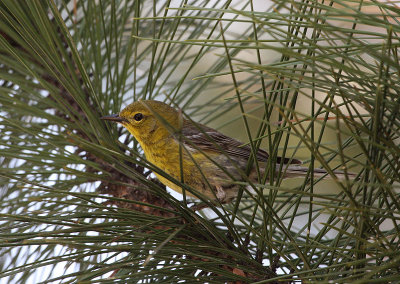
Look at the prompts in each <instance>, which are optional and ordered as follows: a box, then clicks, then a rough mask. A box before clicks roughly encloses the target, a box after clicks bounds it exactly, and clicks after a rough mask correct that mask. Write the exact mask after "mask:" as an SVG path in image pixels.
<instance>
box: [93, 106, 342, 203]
mask: <svg viewBox="0 0 400 284" xmlns="http://www.w3.org/2000/svg"><path fill="white" fill-rule="evenodd" d="M101 119H102V120H107V121H111V122H117V123H119V124H121V125H122V126H123V127H125V128H126V129H127V130H128V131H129V132H130V133H131V134H132V135H133V136H134V138H135V139H136V140H137V141H138V142H139V144H140V146H141V148H142V149H143V152H144V155H145V156H146V159H147V161H149V162H150V163H152V164H153V165H155V166H157V167H158V168H159V169H161V170H162V171H163V172H165V173H167V174H168V175H170V176H172V177H173V178H174V179H175V180H177V181H179V182H175V181H173V180H172V179H170V178H166V177H165V176H164V175H162V174H160V173H157V172H155V175H156V176H157V178H158V179H159V180H160V181H161V182H162V183H163V184H164V185H166V186H168V187H170V188H171V189H173V190H175V191H177V192H179V193H182V186H181V185H180V184H179V183H180V182H183V183H184V184H185V185H187V186H188V187H189V188H191V189H192V192H190V191H187V190H185V194H187V195H188V196H194V197H196V195H197V197H198V196H203V197H204V198H206V199H208V200H210V201H214V202H219V203H221V204H225V203H229V202H231V201H232V200H233V199H235V197H237V195H238V192H239V190H240V186H241V185H240V182H246V181H250V182H254V183H257V181H258V174H261V176H262V175H263V174H264V172H265V169H266V166H267V162H268V159H270V156H269V154H268V153H267V152H266V151H264V150H262V149H258V150H257V153H256V155H255V156H256V159H257V164H258V169H259V173H257V168H256V165H255V163H254V162H253V163H252V166H251V167H250V170H249V169H248V164H249V159H250V158H251V157H252V149H251V147H250V146H249V145H246V144H244V143H242V142H240V141H239V140H236V139H234V138H232V137H229V136H227V135H224V134H222V133H221V132H219V131H217V130H215V129H213V128H211V127H208V126H205V125H202V124H200V123H195V122H193V121H192V120H189V119H186V118H184V117H183V115H182V111H181V110H179V109H176V108H174V107H171V106H170V105H168V104H166V103H164V102H161V101H156V100H139V101H136V102H133V103H131V104H129V105H128V106H127V107H125V108H124V109H123V110H122V111H121V112H120V113H118V114H112V115H109V116H103V117H101ZM281 164H283V167H281ZM301 164H302V162H301V161H300V160H298V159H294V158H292V159H289V158H283V157H277V158H276V171H278V170H279V169H280V168H282V169H284V172H283V173H282V174H283V177H284V178H293V177H304V176H306V175H307V173H308V171H309V168H307V167H302V166H301ZM313 172H314V175H315V176H318V177H320V176H325V177H326V176H328V177H329V175H328V173H327V171H325V170H324V169H319V168H318V169H314V171H313ZM333 173H334V174H336V175H341V176H343V175H344V174H345V173H344V172H342V171H334V172H333ZM346 174H347V173H346ZM238 182H239V183H238Z"/></svg>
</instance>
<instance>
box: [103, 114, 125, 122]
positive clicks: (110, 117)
mask: <svg viewBox="0 0 400 284" xmlns="http://www.w3.org/2000/svg"><path fill="white" fill-rule="evenodd" d="M100 119H102V120H109V121H114V122H119V123H122V122H127V120H126V118H123V117H120V116H119V115H118V114H112V115H107V116H103V117H100Z"/></svg>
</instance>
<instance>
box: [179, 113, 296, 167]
mask: <svg viewBox="0 0 400 284" xmlns="http://www.w3.org/2000/svg"><path fill="white" fill-rule="evenodd" d="M199 128H200V129H201V130H200V129H199ZM182 135H183V136H184V137H185V138H186V139H185V140H188V141H191V143H193V144H194V145H195V146H196V147H198V148H199V149H201V150H203V151H213V152H219V153H221V154H223V153H225V154H226V155H229V156H231V157H232V158H240V159H242V160H244V161H247V160H248V159H249V158H250V154H251V148H250V146H249V145H245V146H243V143H242V142H240V141H238V140H236V139H234V138H231V137H229V136H226V135H224V134H222V133H221V132H218V131H217V130H215V129H213V128H211V127H207V126H205V125H202V124H196V125H194V124H193V123H191V122H190V121H188V120H185V121H184V124H183V129H182ZM184 143H185V141H184ZM186 144H188V146H190V147H192V146H191V145H189V143H188V142H187V141H186ZM215 144H217V145H218V146H217V145H215ZM268 158H269V155H268V153H267V152H266V151H264V150H262V149H258V152H257V160H258V161H260V162H267V161H268ZM281 160H282V158H281V157H278V158H277V162H278V163H280V162H281ZM289 162H290V164H301V161H300V160H297V159H292V160H291V161H290V159H288V158H285V159H284V160H283V163H284V164H287V163H289Z"/></svg>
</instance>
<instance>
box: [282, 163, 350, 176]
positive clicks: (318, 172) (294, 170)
mask: <svg viewBox="0 0 400 284" xmlns="http://www.w3.org/2000/svg"><path fill="white" fill-rule="evenodd" d="M278 169H279V166H277V170H278ZM282 170H283V171H284V177H285V178H294V177H304V176H306V175H307V172H308V171H309V168H306V167H302V166H299V165H289V166H287V167H286V166H285V165H284V166H283V168H282ZM333 174H334V175H335V176H336V178H338V179H346V177H347V178H349V179H354V178H356V176H357V175H356V174H355V173H351V172H344V171H339V170H335V171H333ZM314 177H317V178H320V177H323V178H332V177H333V176H332V175H331V174H329V173H328V172H327V171H326V170H324V169H314Z"/></svg>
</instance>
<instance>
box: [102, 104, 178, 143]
mask: <svg viewBox="0 0 400 284" xmlns="http://www.w3.org/2000/svg"><path fill="white" fill-rule="evenodd" d="M101 119H103V120H109V121H114V122H118V123H121V124H122V125H123V126H124V127H125V128H126V129H128V131H129V132H130V133H131V134H132V135H133V136H134V137H135V138H136V140H138V142H139V143H140V144H141V145H143V144H145V145H149V144H154V143H156V142H157V141H159V140H161V139H164V138H166V137H167V136H170V135H171V133H175V132H177V131H178V130H179V129H180V125H182V121H181V119H182V118H181V115H180V113H179V112H178V111H177V110H176V109H174V108H172V107H171V106H169V105H167V104H165V103H163V102H159V101H152V100H144V101H137V102H134V103H132V104H130V105H128V106H127V107H126V108H124V109H123V110H122V111H121V112H120V113H119V114H113V115H110V116H103V117H102V118H101Z"/></svg>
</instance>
